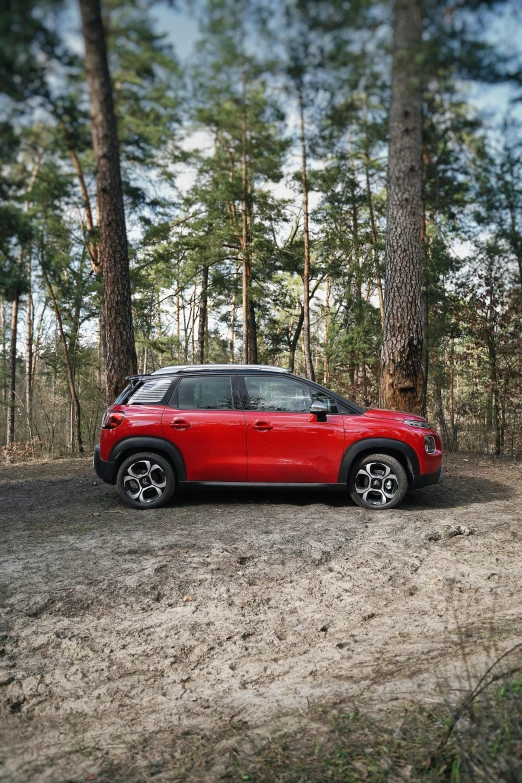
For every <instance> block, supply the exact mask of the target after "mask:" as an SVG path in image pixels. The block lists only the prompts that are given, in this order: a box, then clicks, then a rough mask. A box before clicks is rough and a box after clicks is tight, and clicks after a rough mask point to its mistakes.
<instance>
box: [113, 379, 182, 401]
mask: <svg viewBox="0 0 522 783" xmlns="http://www.w3.org/2000/svg"><path fill="white" fill-rule="evenodd" d="M171 384H172V378H147V379H146V380H144V381H141V382H139V384H138V385H137V386H134V387H133V388H132V389H131V390H130V392H129V396H128V397H127V399H126V400H124V401H123V405H163V404H165V402H164V401H165V398H166V397H167V393H168V392H169V390H170V387H171Z"/></svg>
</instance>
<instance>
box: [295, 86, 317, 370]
mask: <svg viewBox="0 0 522 783" xmlns="http://www.w3.org/2000/svg"><path fill="white" fill-rule="evenodd" d="M298 98H299V127H300V135H301V185H302V189H303V240H304V259H303V260H304V264H303V289H304V293H303V310H304V320H303V349H304V359H305V372H306V377H307V378H310V380H311V381H314V380H315V373H314V363H313V361H312V351H311V348H310V227H309V209H308V172H307V153H306V133H305V120H304V99H303V86H302V84H301V83H300V84H299V88H298Z"/></svg>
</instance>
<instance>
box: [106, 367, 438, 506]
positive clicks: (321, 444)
mask: <svg viewBox="0 0 522 783" xmlns="http://www.w3.org/2000/svg"><path fill="white" fill-rule="evenodd" d="M129 381H130V384H129V386H128V387H127V388H126V389H125V391H124V392H123V393H122V394H121V395H120V396H119V397H118V399H117V400H116V402H115V403H114V404H113V405H111V406H110V408H108V409H107V411H106V413H105V415H104V417H103V422H102V428H101V437H100V445H99V446H97V447H96V449H95V452H94V467H95V469H96V472H97V474H98V476H99V477H100V478H101V479H103V481H106V482H107V483H108V484H117V486H118V490H119V493H120V495H121V497H122V499H123V500H124V501H125V503H127V504H128V505H129V506H132V507H133V508H155V507H157V506H162V505H164V504H165V503H167V502H168V500H169V499H170V497H171V495H172V493H173V492H174V490H175V488H176V487H182V486H217V485H224V486H257V487H259V486H261V487H265V486H271V487H282V486H284V487H316V488H321V489H328V488H329V489H336V490H345V489H346V488H348V491H349V493H350V495H351V497H352V498H353V500H354V501H355V503H357V504H358V505H359V506H363V507H365V508H374V509H385V508H393V507H394V506H396V505H397V504H398V503H400V501H401V500H402V498H403V497H404V494H405V493H406V491H407V490H408V489H409V488H418V487H424V486H427V485H428V484H436V483H437V482H438V481H439V480H440V478H441V476H442V466H441V462H442V451H441V443H440V438H439V436H438V434H437V432H436V431H435V430H434V429H433V428H432V427H431V426H430V425H429V424H428V423H427V421H426V420H425V419H423V418H421V417H420V416H414V415H411V414H409V413H397V412H395V411H385V410H376V409H368V410H364V409H363V408H360V407H359V406H358V405H354V403H353V402H349V401H348V400H345V399H344V398H343V397H341V396H340V395H339V394H336V393H335V392H332V391H329V390H328V389H325V388H324V387H323V386H319V385H318V384H317V383H312V382H311V381H307V380H304V379H303V378H299V377H297V376H296V375H292V374H291V373H290V372H287V371H285V370H282V369H280V368H279V367H269V366H263V365H194V366H180V367H164V368H163V369H161V370H157V372H154V373H152V375H136V376H132V377H131V378H129Z"/></svg>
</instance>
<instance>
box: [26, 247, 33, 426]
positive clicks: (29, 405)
mask: <svg viewBox="0 0 522 783" xmlns="http://www.w3.org/2000/svg"><path fill="white" fill-rule="evenodd" d="M31 266H32V264H31V255H29V258H28V260H27V299H26V320H25V415H26V418H27V429H28V433H27V434H28V437H29V440H31V439H32V437H33V425H32V421H33V375H32V371H33V293H32V279H31V277H32V275H31V271H32V269H31Z"/></svg>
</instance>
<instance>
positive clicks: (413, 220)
mask: <svg viewBox="0 0 522 783" xmlns="http://www.w3.org/2000/svg"><path fill="white" fill-rule="evenodd" d="M422 27H423V24H422V11H421V0H396V3H395V27H394V46H393V69H392V94H391V104H390V118H389V137H390V141H389V153H388V155H389V159H388V205H387V231H386V286H385V296H384V328H383V341H382V347H381V402H382V404H383V405H384V406H385V407H388V408H393V409H395V410H407V411H412V412H413V413H422V412H423V391H424V367H423V350H424V340H425V334H424V329H425V324H424V305H423V279H422V271H423V269H422V246H421V226H420V217H421V197H422V84H421V78H420V74H419V55H420V53H421V42H422Z"/></svg>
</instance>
